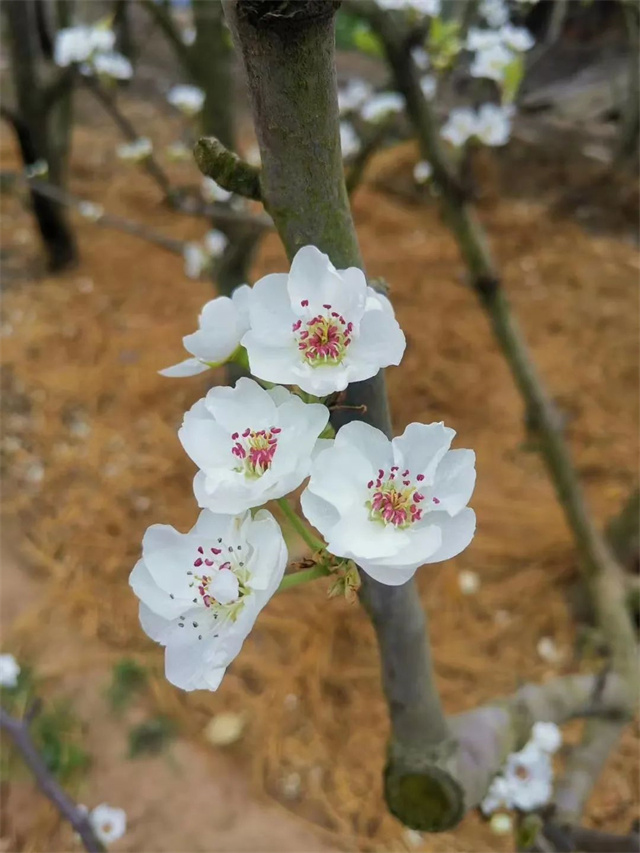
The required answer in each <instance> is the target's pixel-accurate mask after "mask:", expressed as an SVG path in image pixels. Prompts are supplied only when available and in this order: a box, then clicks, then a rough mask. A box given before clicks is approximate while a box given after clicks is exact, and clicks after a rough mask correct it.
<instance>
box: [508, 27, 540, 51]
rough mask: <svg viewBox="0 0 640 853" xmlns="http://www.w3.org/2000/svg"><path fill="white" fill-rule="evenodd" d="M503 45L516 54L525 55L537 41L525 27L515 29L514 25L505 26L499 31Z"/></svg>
mask: <svg viewBox="0 0 640 853" xmlns="http://www.w3.org/2000/svg"><path fill="white" fill-rule="evenodd" d="M499 36H500V39H501V40H502V43H503V44H504V45H506V47H508V48H509V49H510V50H513V51H514V52H515V53H524V52H525V51H527V50H531V48H532V47H533V46H534V44H535V43H536V40H535V39H534V37H533V36H532V35H531V33H530V32H529V30H527V29H526V28H525V27H515V26H514V25H513V24H505V25H504V26H503V27H501V28H500V30H499Z"/></svg>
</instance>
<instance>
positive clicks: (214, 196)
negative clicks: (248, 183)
mask: <svg viewBox="0 0 640 853" xmlns="http://www.w3.org/2000/svg"><path fill="white" fill-rule="evenodd" d="M200 192H201V193H202V198H203V199H204V200H205V201H229V199H230V198H231V196H232V195H233V193H230V192H229V191H228V190H225V189H223V188H222V187H221V186H220V184H218V183H216V182H215V181H214V180H213V178H206V177H205V178H203V179H202V183H201V184H200Z"/></svg>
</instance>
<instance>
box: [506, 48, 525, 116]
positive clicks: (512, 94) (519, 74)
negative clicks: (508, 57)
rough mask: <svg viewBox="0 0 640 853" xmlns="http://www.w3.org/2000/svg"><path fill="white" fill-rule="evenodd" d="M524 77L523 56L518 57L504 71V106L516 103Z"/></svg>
mask: <svg viewBox="0 0 640 853" xmlns="http://www.w3.org/2000/svg"><path fill="white" fill-rule="evenodd" d="M523 77H524V61H523V59H522V56H516V57H514V60H513V62H511V63H509V65H507V67H506V68H505V70H504V80H503V82H502V103H503V104H512V103H513V102H514V101H515V99H516V95H517V94H518V89H519V88H520V84H521V83H522V78H523Z"/></svg>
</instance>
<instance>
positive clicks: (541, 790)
mask: <svg viewBox="0 0 640 853" xmlns="http://www.w3.org/2000/svg"><path fill="white" fill-rule="evenodd" d="M504 778H505V779H506V781H507V784H508V786H509V793H510V796H511V803H512V806H513V807H514V808H517V809H520V811H523V812H530V811H534V810H535V809H539V808H541V807H542V806H544V805H546V804H547V803H548V802H549V800H550V799H551V794H552V792H553V784H552V783H553V767H552V765H551V760H550V758H549V755H548V753H546V752H543V751H542V750H541V749H540V748H539V747H538V746H536V745H535V744H534V743H533V742H529V743H528V744H527V745H526V746H525V747H524V749H521V750H520V752H513V753H511V755H509V756H508V758H507V763H506V766H505V769H504Z"/></svg>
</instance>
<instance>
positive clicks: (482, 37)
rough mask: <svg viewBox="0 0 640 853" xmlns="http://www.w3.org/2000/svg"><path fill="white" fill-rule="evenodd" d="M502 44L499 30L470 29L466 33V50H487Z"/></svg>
mask: <svg viewBox="0 0 640 853" xmlns="http://www.w3.org/2000/svg"><path fill="white" fill-rule="evenodd" d="M501 43H502V35H501V33H500V30H485V29H478V28H477V27H470V29H469V32H468V33H467V41H466V48H467V50H472V51H474V52H475V51H476V50H487V49H488V48H490V47H495V45H497V44H501Z"/></svg>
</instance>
